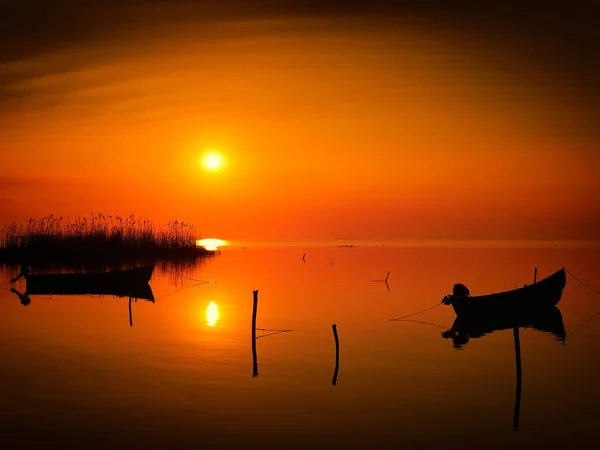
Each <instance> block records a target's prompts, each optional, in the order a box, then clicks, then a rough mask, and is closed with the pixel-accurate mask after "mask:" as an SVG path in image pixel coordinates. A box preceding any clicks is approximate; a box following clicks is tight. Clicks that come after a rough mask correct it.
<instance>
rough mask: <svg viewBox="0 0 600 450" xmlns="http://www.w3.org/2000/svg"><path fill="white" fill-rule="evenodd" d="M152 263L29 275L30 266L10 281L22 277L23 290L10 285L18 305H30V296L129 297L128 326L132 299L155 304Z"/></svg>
mask: <svg viewBox="0 0 600 450" xmlns="http://www.w3.org/2000/svg"><path fill="white" fill-rule="evenodd" d="M153 271H154V265H150V266H144V267H139V268H134V269H125V270H113V271H108V272H91V273H57V274H39V275H30V274H29V269H28V268H27V270H22V271H21V274H20V275H19V276H18V277H17V278H15V279H13V280H11V281H12V282H15V281H17V280H18V279H19V278H21V277H22V278H25V280H26V287H25V292H20V291H19V290H17V289H16V288H14V287H13V288H12V289H11V292H13V293H14V294H16V295H17V296H18V297H19V299H20V301H21V304H22V305H24V306H28V305H29V304H31V297H30V296H31V295H75V296H97V295H100V296H115V297H128V298H129V325H130V326H133V313H132V309H131V302H132V301H137V300H138V299H141V300H148V301H151V302H152V303H154V294H153V292H152V288H151V287H150V285H149V284H148V282H149V281H150V278H151V277H152V273H153Z"/></svg>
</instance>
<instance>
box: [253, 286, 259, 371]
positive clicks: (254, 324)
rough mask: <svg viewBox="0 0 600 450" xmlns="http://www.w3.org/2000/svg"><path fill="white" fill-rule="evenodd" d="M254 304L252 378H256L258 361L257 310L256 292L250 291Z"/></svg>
mask: <svg viewBox="0 0 600 450" xmlns="http://www.w3.org/2000/svg"><path fill="white" fill-rule="evenodd" d="M252 293H253V294H254V303H253V306H252V377H257V376H258V361H257V357H256V311H257V309H258V291H252Z"/></svg>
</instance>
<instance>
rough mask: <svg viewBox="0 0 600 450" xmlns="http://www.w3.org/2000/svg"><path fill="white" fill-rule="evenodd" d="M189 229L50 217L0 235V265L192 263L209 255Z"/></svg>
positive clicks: (185, 226)
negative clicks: (131, 262) (139, 262)
mask: <svg viewBox="0 0 600 450" xmlns="http://www.w3.org/2000/svg"><path fill="white" fill-rule="evenodd" d="M198 238H199V233H198V231H197V229H196V227H195V226H193V225H190V224H188V223H185V222H179V221H173V222H169V223H168V224H166V225H161V226H156V225H154V223H153V222H152V221H150V220H146V219H137V218H136V217H134V216H133V215H131V216H129V217H126V218H123V217H120V216H111V215H103V214H92V215H91V216H90V217H83V218H81V217H79V218H76V219H71V218H70V217H66V218H63V217H55V216H54V215H50V216H48V217H44V218H42V219H41V220H36V219H29V221H28V222H27V223H25V224H17V223H15V222H13V223H11V224H10V225H7V226H5V227H4V228H2V229H1V230H0V262H5V263H27V264H32V263H36V262H42V263H43V262H52V263H63V264H74V265H79V264H85V263H87V262H89V263H91V264H107V263H114V262H119V261H131V260H151V261H156V260H176V259H196V258H198V257H202V256H209V255H211V254H212V252H209V251H208V250H206V249H204V248H202V247H198V246H197V245H196V240H197V239H198Z"/></svg>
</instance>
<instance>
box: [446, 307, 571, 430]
mask: <svg viewBox="0 0 600 450" xmlns="http://www.w3.org/2000/svg"><path fill="white" fill-rule="evenodd" d="M520 328H531V329H534V330H538V331H542V332H545V333H549V334H552V335H553V336H554V338H555V339H556V340H557V341H560V342H562V344H563V345H564V343H565V339H566V331H565V326H564V323H563V317H562V314H561V312H560V309H558V308H557V307H555V306H553V307H550V308H544V309H540V310H537V311H535V312H534V311H527V312H523V313H520V314H513V315H512V316H509V315H506V314H505V315H503V316H499V317H496V318H492V317H476V316H473V315H471V316H458V317H457V318H456V319H455V320H454V323H453V324H452V327H451V328H450V329H449V330H447V331H444V332H442V337H443V338H444V339H452V342H453V344H454V348H457V349H461V348H463V346H465V345H466V344H467V343H469V341H470V340H471V339H477V338H482V337H483V336H485V335H486V334H490V333H493V332H494V331H502V330H509V329H512V330H513V338H514V343H515V362H516V374H517V381H516V391H515V407H514V415H513V430H515V431H518V430H519V419H520V410H521V386H522V375H523V374H522V366H521V341H520V336H519V329H520Z"/></svg>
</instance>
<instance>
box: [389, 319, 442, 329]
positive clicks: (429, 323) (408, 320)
mask: <svg viewBox="0 0 600 450" xmlns="http://www.w3.org/2000/svg"><path fill="white" fill-rule="evenodd" d="M395 320H396V322H411V323H422V324H423V325H430V326H432V327H437V328H442V329H444V330H445V329H447V328H448V327H446V326H444V325H438V324H437V323H432V322H423V321H422V320H412V319H401V320H398V319H395Z"/></svg>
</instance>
